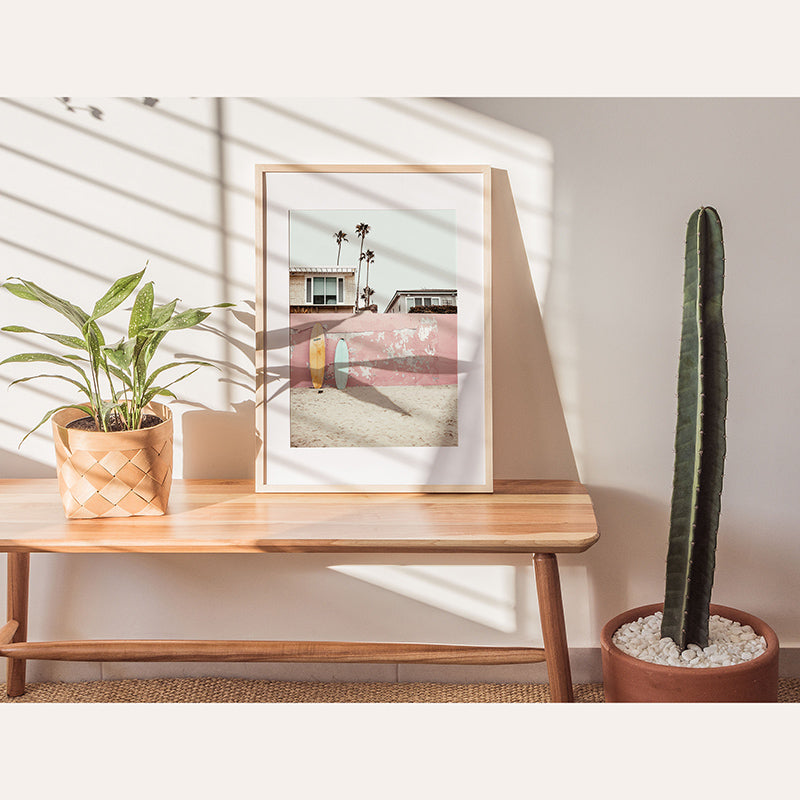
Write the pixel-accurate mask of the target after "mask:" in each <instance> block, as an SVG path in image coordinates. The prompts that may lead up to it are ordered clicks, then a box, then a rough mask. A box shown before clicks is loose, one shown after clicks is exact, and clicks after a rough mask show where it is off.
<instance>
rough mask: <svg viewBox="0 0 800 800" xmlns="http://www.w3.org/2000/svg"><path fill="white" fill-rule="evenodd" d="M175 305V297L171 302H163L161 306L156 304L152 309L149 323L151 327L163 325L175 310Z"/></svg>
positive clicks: (176, 300)
mask: <svg viewBox="0 0 800 800" xmlns="http://www.w3.org/2000/svg"><path fill="white" fill-rule="evenodd" d="M176 305H178V298H177V297H176V298H175V299H174V300H172V301H171V302H169V303H165V304H164V305H163V306H156V307H155V308H154V309H153V315H152V318H151V320H150V325H152V326H153V327H158V326H159V325H163V324H164V323H165V322H166V321H167V320H168V319H169V318H170V317H171V316H172V312H173V311H174V310H175V306H176Z"/></svg>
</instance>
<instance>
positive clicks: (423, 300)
mask: <svg viewBox="0 0 800 800" xmlns="http://www.w3.org/2000/svg"><path fill="white" fill-rule="evenodd" d="M439 302H440V300H439V298H438V297H409V298H408V306H407V309H408V310H409V311H410V310H411V309H412V308H414V307H415V306H438V305H439Z"/></svg>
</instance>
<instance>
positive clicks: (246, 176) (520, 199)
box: [0, 98, 597, 680]
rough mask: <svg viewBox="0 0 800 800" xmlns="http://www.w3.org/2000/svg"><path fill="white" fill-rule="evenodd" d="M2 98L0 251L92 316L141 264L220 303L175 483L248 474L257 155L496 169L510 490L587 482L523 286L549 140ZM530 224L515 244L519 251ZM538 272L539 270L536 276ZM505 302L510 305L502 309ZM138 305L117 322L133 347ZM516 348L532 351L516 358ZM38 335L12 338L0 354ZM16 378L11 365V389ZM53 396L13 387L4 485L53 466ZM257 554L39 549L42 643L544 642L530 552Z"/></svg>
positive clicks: (222, 111)
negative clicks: (42, 552)
mask: <svg viewBox="0 0 800 800" xmlns="http://www.w3.org/2000/svg"><path fill="white" fill-rule="evenodd" d="M73 103H74V104H75V105H79V106H84V107H85V106H89V105H93V106H95V107H97V108H99V109H101V110H102V119H95V118H93V117H92V116H91V115H90V114H89V113H87V112H86V111H80V110H79V111H75V112H69V111H68V110H67V109H65V108H63V107H62V106H61V105H60V104H59V103H58V101H56V100H55V99H53V98H39V99H33V100H31V99H8V100H0V258H2V261H3V264H4V270H5V272H4V275H20V276H23V277H26V278H30V279H32V280H34V281H36V282H38V283H40V284H42V285H44V286H45V287H48V288H51V289H53V290H55V291H59V292H62V293H63V294H65V295H66V296H68V297H69V298H70V299H72V300H73V301H74V302H76V303H78V304H80V305H88V306H91V305H92V304H93V302H94V300H95V299H96V298H97V297H98V296H99V294H100V293H101V292H102V291H103V290H104V288H105V286H106V285H108V284H109V283H110V282H111V280H113V279H114V278H116V277H118V276H120V275H122V274H127V273H129V272H133V271H135V270H138V269H140V268H141V266H142V265H143V264H144V262H145V260H146V259H148V258H149V259H150V262H151V266H150V268H149V274H150V277H152V278H153V279H155V281H156V299H157V301H162V302H163V301H166V300H169V299H171V298H172V297H175V296H178V297H180V298H182V300H183V301H184V302H185V303H186V304H191V305H206V304H209V303H214V302H219V301H222V300H229V301H233V302H237V303H238V304H239V307H238V309H237V310H235V311H232V312H216V314H215V316H214V317H213V318H212V319H211V320H209V323H211V322H213V325H212V326H211V327H212V328H213V330H212V331H211V332H199V331H188V332H181V333H180V334H175V335H174V336H173V335H171V336H170V337H168V338H167V339H166V340H165V356H172V355H174V354H176V353H185V354H193V355H200V356H202V357H203V358H205V359H211V360H216V361H218V362H219V363H220V365H221V367H222V371H221V372H219V373H217V372H216V371H213V370H204V371H201V372H198V373H197V374H196V375H195V376H193V377H192V378H190V379H188V380H187V381H185V382H184V383H182V384H180V386H181V387H182V389H183V391H182V393H181V397H182V399H183V400H184V401H185V402H183V403H180V404H176V403H173V409H174V411H175V413H176V417H177V419H176V431H177V436H176V452H175V461H176V476H178V477H180V476H181V475H183V476H184V477H230V478H239V477H251V476H252V475H253V458H254V411H253V383H254V380H253V331H252V327H253V307H252V304H253V294H254V290H253V286H254V274H255V269H254V262H255V257H254V243H253V236H254V229H255V223H254V186H253V178H254V170H253V165H254V164H256V163H266V162H275V163H297V162H308V163H412V164H417V163H434V164H435V163H450V164H491V165H492V166H493V167H495V168H497V170H498V171H497V173H496V174H495V178H496V180H495V192H494V204H495V205H494V212H495V228H494V233H495V247H494V253H493V255H494V258H495V275H494V301H495V308H496V310H497V311H498V313H497V314H496V322H495V325H494V351H495V358H494V380H495V384H494V388H495V399H494V411H495V434H494V439H495V445H496V452H495V470H496V474H497V476H498V477H534V478H535V477H555V478H558V477H563V478H575V477H577V471H576V468H575V462H574V459H573V456H572V452H571V448H570V444H569V440H568V436H567V430H566V425H565V421H564V416H563V413H562V410H561V405H560V402H559V398H558V393H557V389H556V385H555V379H554V374H553V371H552V366H551V363H550V358H549V355H548V351H547V347H546V342H545V339H544V333H543V329H542V323H541V318H540V316H539V312H538V305H537V299H536V295H535V292H534V289H533V280H535V281H536V283H537V286H540V287H546V285H547V278H548V272H549V268H550V246H551V214H550V200H551V181H552V172H551V149H550V146H549V144H548V143H547V141H546V140H544V139H542V137H539V136H538V135H536V134H532V133H529V132H526V131H520V130H518V129H516V128H513V127H511V126H507V125H504V124H502V123H497V122H495V121H493V120H491V119H489V118H487V117H484V116H482V115H480V114H475V113H474V112H471V111H468V110H465V109H462V108H459V107H458V106H456V105H454V104H452V103H448V102H444V101H432V100H412V101H400V100H388V99H385V100H384V99H375V100H359V99H326V100H308V99H306V100H297V101H293V100H237V99H224V100H221V101H215V100H208V99H194V100H192V99H163V100H161V101H160V102H159V103H158V105H157V106H156V107H155V108H149V107H146V106H145V105H144V104H143V103H142V102H141V101H136V100H120V99H116V100H115V99H103V98H90V99H80V100H74V101H73ZM523 232H524V240H523ZM532 275H533V280H532ZM499 310H502V313H500V311H499ZM0 316H1V317H2V321H3V324H8V323H23V324H26V325H28V326H30V327H33V328H42V329H51V330H52V329H55V330H63V328H61V327H59V321H58V318H57V317H54V315H53V314H52V313H51V312H49V311H47V310H46V309H39V308H37V307H35V306H33V305H31V304H27V303H24V302H22V301H19V300H17V299H16V298H13V297H11V296H9V295H8V294H7V293H5V292H4V293H2V295H0ZM123 317H124V315H120V316H117V317H115V316H113V315H112V316H110V317H109V319H110V320H111V321H112V322H114V321H115V320H116V322H115V324H116V326H117V328H116V332H117V333H119V334H121V333H122V325H123V324H124V322H123ZM519 337H524V338H525V339H527V340H529V341H530V342H531V344H530V346H529V348H528V349H527V350H526V351H525V354H524V357H523V358H524V360H523V362H522V363H521V364H520V362H519V360H518V358H519V352H520V351H519V346H518V342H519ZM43 341H44V340H37V339H35V338H34V337H15V336H13V335H10V334H0V358H2V357H5V356H6V355H9V354H11V353H14V352H18V351H19V350H20V349H23V345H24V349H34V348H36V349H39V348H41V347H42V344H43ZM22 374H31V373H30V371H29V370H26V369H25V368H22V367H19V366H18V365H7V366H4V367H2V368H0V379H2V382H3V383H4V384H6V383H8V382H10V381H11V380H13V379H14V378H16V377H18V376H20V375H22ZM59 391H60V384H58V383H56V384H55V385H53V386H50V385H46V384H43V383H39V384H38V385H36V384H35V383H33V382H32V383H27V384H23V385H19V386H15V387H13V388H12V389H11V390H10V391H8V392H5V391H4V392H3V394H2V400H1V401H0V402H2V406H1V408H2V414H0V476H2V477H23V476H29V477H35V476H50V475H53V474H54V467H53V464H54V458H53V453H52V443H51V441H50V437H49V432H48V430H47V428H46V427H44V428H42V429H41V431H40V432H39V433H37V434H34V435H33V436H31V437H30V438H29V439H28V440H27V441H26V443H25V445H23V447H22V448H21V449H20V450H19V451H18V450H17V443H18V441H19V439H20V438H21V436H22V434H23V433H24V431H25V430H27V429H28V428H30V427H32V426H33V425H34V424H35V423H36V422H37V421H38V420H39V418H40V417H41V416H42V414H43V413H44V411H45V410H46V409H48V408H49V407H51V406H53V405H57V404H59V403H60V402H62V400H61V397H62V395H60V394H59ZM386 561H387V563H385V564H379V565H376V564H374V560H373V559H370V558H369V557H366V556H364V557H353V558H351V559H348V563H347V564H341V563H337V561H336V559H335V558H334V557H326V556H314V555H309V556H306V555H299V556H292V555H286V556H264V557H262V558H253V557H239V556H220V557H208V556H164V557H156V556H139V555H126V556H121V557H116V558H114V559H111V558H109V557H108V556H91V555H87V556H60V555H46V556H35V557H34V558H33V564H32V579H31V581H32V585H31V592H32V596H31V620H30V637H31V638H32V639H43V638H77V637H88V638H103V637H109V636H112V637H115V636H130V637H157V638H163V637H175V638H181V637H183V638H204V637H240V638H248V637H250V638H311V639H313V638H341V639H359V638H364V639H376V640H380V639H386V640H417V641H452V642H465V643H496V644H506V643H508V644H511V643H516V642H526V641H527V642H529V641H530V640H531V639H534V640H537V641H538V640H539V638H540V634H539V625H538V612H537V607H536V599H535V592H534V590H533V583H532V570H531V566H530V563H529V561H528V559H526V558H521V557H507V558H502V557H498V558H495V559H492V560H491V561H490V564H489V565H488V566H484V565H482V564H481V559H480V558H479V557H466V556H465V557H456V556H447V557H444V556H443V557H440V558H438V559H429V558H428V559H426V558H423V557H410V558H406V559H402V558H399V557H397V558H387V559H386ZM562 579H563V582H564V584H565V589H566V591H567V592H568V601H567V615H568V624H569V628H570V637H571V643H572V644H573V645H574V646H576V647H586V646H589V645H590V644H591V643H592V641H593V639H594V638H595V629H596V627H597V626H596V623H595V622H594V621H593V620H592V612H591V604H590V599H589V595H590V589H589V579H588V573H587V570H586V567H585V566H584V565H583V564H582V563H578V562H577V561H575V563H574V564H564V571H563V576H562ZM30 670H31V677H32V679H34V680H35V679H37V678H40V679H48V678H63V677H67V678H76V677H77V678H91V677H98V676H100V675H102V676H104V677H115V676H124V675H152V674H228V675H267V676H290V677H313V676H320V677H327V678H336V677H345V678H349V677H365V676H369V677H376V678H380V679H389V680H391V679H395V678H397V677H400V678H401V679H411V678H414V677H418V676H425V677H431V678H448V677H453V678H456V679H477V678H479V677H483V678H486V679H492V678H502V677H527V676H531V675H539V676H542V675H543V674H544V672H543V665H535V666H534V667H533V668H531V669H529V670H527V671H522V670H521V668H516V667H509V668H505V667H503V668H495V669H493V670H490V671H489V672H487V671H486V670H478V669H474V670H471V669H467V668H454V669H452V670H450V669H446V668H441V669H436V668H425V667H413V666H409V667H405V668H402V669H400V670H397V669H395V668H394V667H374V668H366V667H348V666H332V665H318V666H315V667H309V668H304V667H298V666H296V665H150V666H145V665H124V664H123V665H106V666H104V667H103V668H102V669H101V668H100V666H99V665H95V664H89V665H77V664H56V663H53V664H47V663H46V662H39V663H37V662H32V663H31V665H30Z"/></svg>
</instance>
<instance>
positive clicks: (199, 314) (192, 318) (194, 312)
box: [146, 308, 211, 331]
mask: <svg viewBox="0 0 800 800" xmlns="http://www.w3.org/2000/svg"><path fill="white" fill-rule="evenodd" d="M210 316H211V314H210V313H209V312H208V311H203V310H201V309H199V308H190V309H189V310H188V311H182V312H181V313H180V314H176V315H175V316H174V317H172V318H171V319H168V320H167V321H166V322H165V323H163V325H152V326H148V327H147V329H146V330H148V331H176V330H181V329H183V328H193V327H194V326H195V325H199V324H200V323H201V322H202V321H203V320H204V319H206V318H207V317H210Z"/></svg>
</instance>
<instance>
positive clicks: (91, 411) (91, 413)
mask: <svg viewBox="0 0 800 800" xmlns="http://www.w3.org/2000/svg"><path fill="white" fill-rule="evenodd" d="M64 408H77V409H80V410H81V411H83V412H85V413H86V414H87V415H88V416H90V417H94V409H93V408H91V407H90V406H84V405H80V404H70V405H66V406H58V408H51V409H50V410H49V411H48V412H47V413H46V414H45V415H44V416H43V417H42V419H41V420H40V422H39V423H38V425H36V426H35V427H33V428H31V429H30V430H29V431H28V432H27V433H26V434H25V435H24V436H23V437H22V439H21V440H20V443H19V444H18V445H17V449H19V448H20V447H21V446H22V443H23V442H24V441H25V440H26V439H27V438H28V437H29V436H30V435H31V434H32V433H33V432H34V431H36V430H38V429H39V428H41V427H42V425H44V424H45V422H47V420H49V419H50V417H52V416H53V414H55V413H56V411H61V410H62V409H64Z"/></svg>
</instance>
